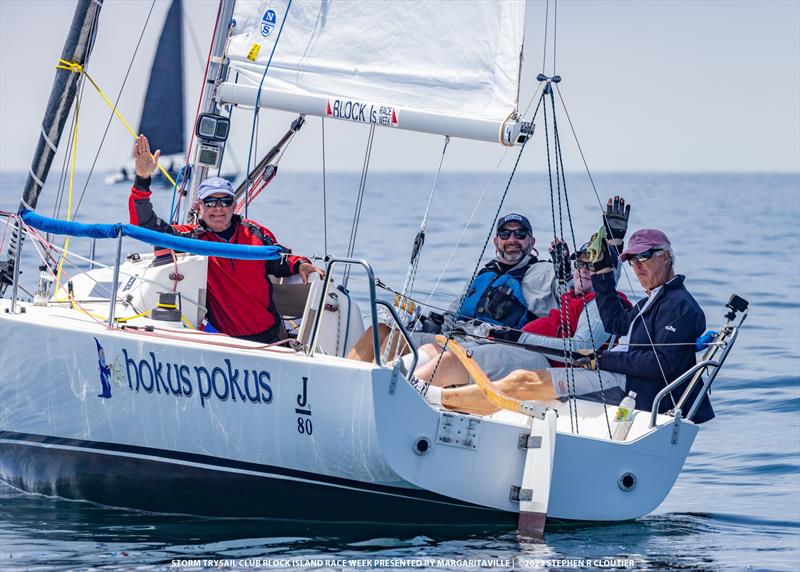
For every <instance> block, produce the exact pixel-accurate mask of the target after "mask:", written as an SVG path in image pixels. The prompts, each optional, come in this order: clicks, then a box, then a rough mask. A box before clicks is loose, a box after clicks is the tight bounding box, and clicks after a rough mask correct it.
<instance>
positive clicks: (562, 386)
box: [547, 367, 625, 397]
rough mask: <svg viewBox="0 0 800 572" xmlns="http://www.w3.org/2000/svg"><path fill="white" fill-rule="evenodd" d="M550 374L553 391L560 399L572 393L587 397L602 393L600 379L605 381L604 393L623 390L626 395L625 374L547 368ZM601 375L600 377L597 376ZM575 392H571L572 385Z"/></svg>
mask: <svg viewBox="0 0 800 572" xmlns="http://www.w3.org/2000/svg"><path fill="white" fill-rule="evenodd" d="M547 371H548V373H550V376H551V377H552V378H553V391H555V392H556V395H557V396H558V397H568V396H569V395H570V393H573V394H574V395H585V394H587V393H595V392H597V391H600V389H601V388H600V379H602V380H603V387H602V389H603V391H608V390H609V389H613V388H616V389H621V390H622V392H623V394H624V393H625V374H624V373H615V372H612V371H603V370H591V369H578V368H573V369H571V370H570V369H568V368H566V367H550V368H547ZM598 373H599V374H600V375H599V376H598V375H597V374H598ZM573 381H574V385H573V386H572V389H573V391H572V392H570V389H571V387H570V386H571V384H573Z"/></svg>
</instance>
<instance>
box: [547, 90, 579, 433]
mask: <svg viewBox="0 0 800 572" xmlns="http://www.w3.org/2000/svg"><path fill="white" fill-rule="evenodd" d="M552 91H553V86H552V83H551V82H550V81H549V80H548V81H547V85H546V86H545V89H544V91H543V92H542V99H544V100H545V102H544V110H543V114H542V116H543V118H544V119H543V121H544V139H545V150H546V157H547V179H548V183H549V187H550V215H551V217H552V222H553V240H556V239H557V238H558V237H557V236H556V233H557V227H556V207H555V200H554V197H553V167H552V161H551V158H550V126H549V124H548V122H547V101H546V98H547V95H548V93H549V94H550V96H551V97H552ZM551 101H552V100H551ZM551 107H552V104H551ZM552 113H553V114H554V115H555V110H554V109H553V110H552ZM559 214H560V213H559ZM553 264H554V266H553V267H554V269H555V261H553ZM558 274H559V272H558V269H556V277H557V278H556V284H557V292H558V301H557V302H558V303H559V310H560V312H559V313H560V314H561V321H562V324H561V327H562V330H564V331H568V330H567V329H566V328H565V327H564V326H565V325H566V324H565V323H564V310H563V308H560V302H561V298H562V297H563V290H564V281H563V279H562V278H560V277H558ZM563 346H564V361H565V362H566V361H567V358H568V354H567V341H566V339H564V342H563ZM567 387H568V389H569V396H568V397H569V403H568V406H569V424H570V429H571V431H572V433H576V432H577V431H576V430H577V427H576V421H577V417H578V414H577V413H578V412H577V407H576V405H575V403H574V400H575V397H574V390H575V387H574V383H570V376H569V373H567ZM573 410H574V411H573Z"/></svg>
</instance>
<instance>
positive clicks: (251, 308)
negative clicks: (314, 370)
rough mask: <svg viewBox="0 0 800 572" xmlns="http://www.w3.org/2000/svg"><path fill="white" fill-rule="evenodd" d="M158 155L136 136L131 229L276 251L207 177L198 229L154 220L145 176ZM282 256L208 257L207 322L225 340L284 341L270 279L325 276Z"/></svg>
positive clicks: (221, 182)
mask: <svg viewBox="0 0 800 572" xmlns="http://www.w3.org/2000/svg"><path fill="white" fill-rule="evenodd" d="M160 154H161V152H160V151H156V152H155V155H152V154H151V153H150V144H149V142H148V141H147V138H146V137H145V136H144V135H140V136H139V138H138V139H137V140H136V145H135V147H134V157H135V160H136V179H135V181H134V183H133V187H132V188H131V194H130V197H129V199H128V209H129V211H130V221H131V224H136V225H139V226H142V227H144V228H149V229H151V230H156V231H159V232H165V233H168V234H174V235H178V236H184V237H189V238H197V239H200V240H208V241H211V242H227V243H230V244H245V245H254V246H263V245H267V246H270V245H277V246H280V245H279V244H278V241H277V239H276V238H275V235H273V234H272V233H271V232H270V231H269V229H267V228H266V227H263V226H261V225H259V224H256V223H255V222H253V221H250V220H245V219H243V218H242V217H240V216H239V215H235V214H234V209H235V208H236V201H235V198H234V197H235V194H234V192H233V188H232V187H231V184H230V183H229V182H228V181H226V180H225V179H223V178H221V177H210V178H208V179H206V180H204V181H203V182H202V183H201V184H200V189H199V191H198V193H197V198H198V204H197V208H198V212H199V219H198V222H197V224H174V225H171V224H169V223H168V222H166V221H165V220H163V219H161V218H159V217H158V216H157V215H156V214H155V212H154V211H153V205H152V203H151V202H150V194H151V192H150V175H152V173H153V171H155V169H156V166H157V164H158V158H159V156H160ZM284 250H285V251H286V253H287V255H286V256H282V257H281V258H280V259H277V260H266V261H265V260H232V259H229V258H219V257H216V256H211V257H209V259H208V312H207V314H206V319H207V321H208V322H209V323H210V324H211V325H212V326H213V327H214V329H216V330H217V331H220V332H222V333H224V334H228V335H229V336H234V337H237V338H243V339H246V340H253V341H258V342H262V343H272V342H276V341H279V340H281V339H283V338H284V337H286V336H285V329H284V327H283V318H282V317H281V316H280V314H279V313H278V311H277V310H276V308H275V304H274V302H273V300H272V283H271V282H270V279H269V276H268V275H269V274H272V275H273V276H279V277H280V276H289V275H291V274H299V275H300V277H301V278H302V280H303V283H304V284H306V283H308V277H309V276H310V275H311V274H313V273H316V274H319V275H320V276H324V275H325V274H324V272H323V271H322V270H320V269H319V268H317V267H316V266H314V265H313V264H311V262H310V261H309V260H308V259H307V258H305V257H302V256H292V255H291V254H290V253H291V250H289V249H287V248H284Z"/></svg>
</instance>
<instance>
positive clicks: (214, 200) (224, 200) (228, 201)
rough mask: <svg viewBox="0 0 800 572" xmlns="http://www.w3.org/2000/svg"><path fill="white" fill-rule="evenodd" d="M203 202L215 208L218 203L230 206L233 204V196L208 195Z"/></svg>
mask: <svg viewBox="0 0 800 572" xmlns="http://www.w3.org/2000/svg"><path fill="white" fill-rule="evenodd" d="M203 204H204V205H205V206H207V207H208V208H213V207H215V206H217V205H221V206H223V207H229V206H231V205H232V204H233V197H208V198H207V199H203Z"/></svg>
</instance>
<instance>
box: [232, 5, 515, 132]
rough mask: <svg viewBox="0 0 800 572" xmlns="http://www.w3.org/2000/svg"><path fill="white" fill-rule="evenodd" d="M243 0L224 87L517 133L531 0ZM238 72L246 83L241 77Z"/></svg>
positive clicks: (267, 99)
mask: <svg viewBox="0 0 800 572" xmlns="http://www.w3.org/2000/svg"><path fill="white" fill-rule="evenodd" d="M287 4H288V2H287V1H285V0H273V1H269V0H263V1H248V0H239V1H238V2H237V3H236V7H235V10H234V20H235V27H234V29H233V31H232V36H231V39H230V43H229V46H228V52H227V53H228V56H229V57H230V59H231V73H230V74H229V76H228V80H229V81H228V82H226V83H224V84H223V85H221V86H220V89H219V91H218V96H219V98H220V100H222V101H224V102H228V103H238V104H246V105H254V104H255V103H256V95H257V92H258V85H259V84H260V82H261V80H262V77H263V74H264V70H265V67H266V65H267V62H268V61H269V59H270V55H271V53H272V49H273V46H274V44H275V41H276V39H277V37H278V33H279V30H280V28H281V24H282V22H283V19H284V18H286V24H285V26H284V29H283V32H282V34H281V37H280V41H279V42H278V46H277V48H276V49H275V53H274V56H273V57H272V61H271V63H270V64H269V70H268V73H267V75H266V78H265V79H264V84H263V89H262V93H261V98H260V100H259V105H261V106H263V107H269V108H274V109H282V110H285V111H292V112H297V113H306V114H310V115H318V116H322V117H328V118H335V119H345V120H350V121H357V122H361V123H367V124H376V125H383V126H387V127H394V128H400V129H411V130H415V131H423V132H428V133H439V134H443V135H450V136H455V137H467V138H472V139H480V140H487V141H494V142H498V141H500V142H504V143H512V142H513V141H514V139H515V138H516V132H515V126H516V124H517V121H516V112H517V99H518V90H519V75H520V62H521V55H522V42H523V35H524V20H525V3H524V2H520V1H516V0H488V1H475V0H471V1H460V0H451V1H447V2H443V1H437V0H417V1H389V0H381V1H372V0H360V1H347V0H295V1H294V2H293V3H292V4H291V6H290V7H289V11H288V17H287V12H286V10H287ZM236 72H238V83H234V81H235V79H236V77H237V74H236Z"/></svg>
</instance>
